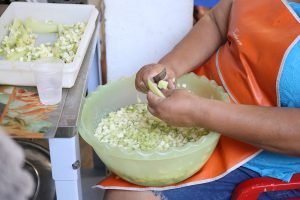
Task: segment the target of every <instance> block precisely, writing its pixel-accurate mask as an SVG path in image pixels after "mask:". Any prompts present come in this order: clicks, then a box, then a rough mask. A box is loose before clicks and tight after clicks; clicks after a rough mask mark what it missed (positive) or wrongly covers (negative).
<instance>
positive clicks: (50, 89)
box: [32, 58, 64, 105]
mask: <svg viewBox="0 0 300 200" xmlns="http://www.w3.org/2000/svg"><path fill="white" fill-rule="evenodd" d="M63 66H64V62H63V61H62V60H60V59H57V58H43V59H40V60H38V61H36V62H35V63H34V64H33V66H32V70H33V74H34V78H35V83H36V86H37V90H38V94H39V97H40V102H41V103H42V104H44V105H55V104H58V103H59V102H60V101H61V96H62V75H63Z"/></svg>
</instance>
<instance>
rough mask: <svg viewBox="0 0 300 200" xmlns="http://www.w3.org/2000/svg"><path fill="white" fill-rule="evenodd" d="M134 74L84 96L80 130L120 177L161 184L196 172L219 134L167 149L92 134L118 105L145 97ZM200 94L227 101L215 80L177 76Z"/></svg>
mask: <svg viewBox="0 0 300 200" xmlns="http://www.w3.org/2000/svg"><path fill="white" fill-rule="evenodd" d="M134 79H135V77H129V78H122V79H120V80H118V81H114V82H111V83H109V84H107V85H105V86H99V88H98V89H97V90H96V91H95V92H94V93H92V94H91V95H89V96H88V97H87V98H86V101H85V103H84V105H83V110H82V113H81V117H80V124H79V133H80V135H81V136H82V138H83V139H84V140H85V141H86V142H87V143H88V144H90V145H91V146H92V147H93V148H94V150H95V152H96V153H97V154H98V156H99V157H100V159H101V160H102V161H103V162H104V164H105V165H106V166H107V167H108V168H109V169H110V170H111V171H112V172H114V173H115V174H117V175H118V176H120V177H121V178H123V179H125V180H127V181H129V182H131V183H134V184H138V185H143V186H163V185H168V184H173V183H177V182H180V181H182V180H184V179H187V178H188V177H190V176H192V175H193V174H194V173H196V172H197V171H198V170H199V169H200V168H201V167H202V166H203V165H204V164H205V162H206V161H207V160H208V158H209V157H210V156H211V154H212V152H213V150H214V149H215V147H216V145H217V143H218V140H219V137H220V135H219V134H218V133H216V132H209V134H208V135H206V136H203V137H202V138H201V139H200V140H198V141H197V142H194V143H188V144H186V145H184V146H182V147H176V148H171V149H169V150H168V151H164V152H162V151H151V152H145V151H129V150H126V149H122V148H119V147H111V146H110V145H108V144H106V143H100V142H99V141H98V140H97V138H96V137H95V136H94V133H95V130H96V128H97V126H98V124H99V122H100V121H101V119H102V118H103V117H105V116H106V115H107V114H108V113H110V112H112V111H116V110H118V109H119V108H121V107H124V106H127V105H130V104H134V103H137V94H138V96H139V98H140V99H141V100H142V102H146V97H145V95H144V94H142V93H138V92H137V91H136V89H135V86H134ZM177 83H179V84H181V85H182V84H186V88H187V89H189V90H192V91H193V92H194V93H196V94H197V95H199V96H203V97H207V98H213V99H218V100H221V101H224V102H229V98H228V96H227V94H225V92H224V90H223V88H222V87H220V86H217V84H216V83H215V81H209V80H208V79H207V78H205V77H199V76H197V75H195V74H193V73H190V74H187V75H184V76H182V77H181V78H180V79H178V80H177Z"/></svg>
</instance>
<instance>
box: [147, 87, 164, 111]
mask: <svg viewBox="0 0 300 200" xmlns="http://www.w3.org/2000/svg"><path fill="white" fill-rule="evenodd" d="M161 99H162V98H161V97H159V96H156V95H155V94H153V92H151V91H149V92H148V93H147V100H148V105H150V107H152V108H153V109H155V108H156V107H157V105H158V104H159V103H160V101H161Z"/></svg>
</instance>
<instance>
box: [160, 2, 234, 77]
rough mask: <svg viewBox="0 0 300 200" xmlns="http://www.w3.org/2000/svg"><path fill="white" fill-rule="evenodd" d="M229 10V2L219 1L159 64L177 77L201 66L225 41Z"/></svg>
mask: <svg viewBox="0 0 300 200" xmlns="http://www.w3.org/2000/svg"><path fill="white" fill-rule="evenodd" d="M230 8H231V1H230V0H223V1H221V3H220V4H219V5H217V6H216V7H215V8H214V9H213V10H211V11H210V12H209V14H207V15H205V16H204V17H202V18H201V19H200V20H199V21H198V22H197V24H196V25H195V26H194V27H193V29H192V30H191V31H190V32H189V34H187V36H186V37H185V38H184V39H183V40H182V41H181V42H180V43H178V44H177V45H176V46H175V48H174V49H173V50H172V51H171V52H170V53H168V54H167V55H166V56H165V57H163V58H162V59H161V60H160V63H163V64H165V65H166V66H167V67H170V68H172V70H173V71H174V72H175V73H176V76H177V77H178V76H180V75H182V74H184V73H186V72H189V71H192V70H193V69H194V68H195V67H197V66H199V65H201V64H203V63H204V62H205V61H206V60H207V59H208V58H209V57H210V56H211V55H212V54H213V53H214V52H215V51H216V50H217V49H218V48H219V47H220V46H221V45H222V44H223V43H224V42H225V41H226V33H227V22H228V16H229V13H230Z"/></svg>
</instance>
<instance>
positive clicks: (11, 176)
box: [0, 127, 34, 200]
mask: <svg viewBox="0 0 300 200" xmlns="http://www.w3.org/2000/svg"><path fill="white" fill-rule="evenodd" d="M24 162H25V154H24V151H23V150H22V148H21V147H20V146H19V145H18V144H17V143H16V142H15V141H14V140H12V139H11V138H10V137H9V136H8V135H7V134H6V133H5V132H4V130H2V129H1V127H0V199H1V200H16V199H18V200H27V199H29V198H30V197H31V196H32V195H33V192H34V181H33V178H32V177H31V175H30V174H29V173H28V171H26V170H25V169H24V168H23V166H24Z"/></svg>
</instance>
